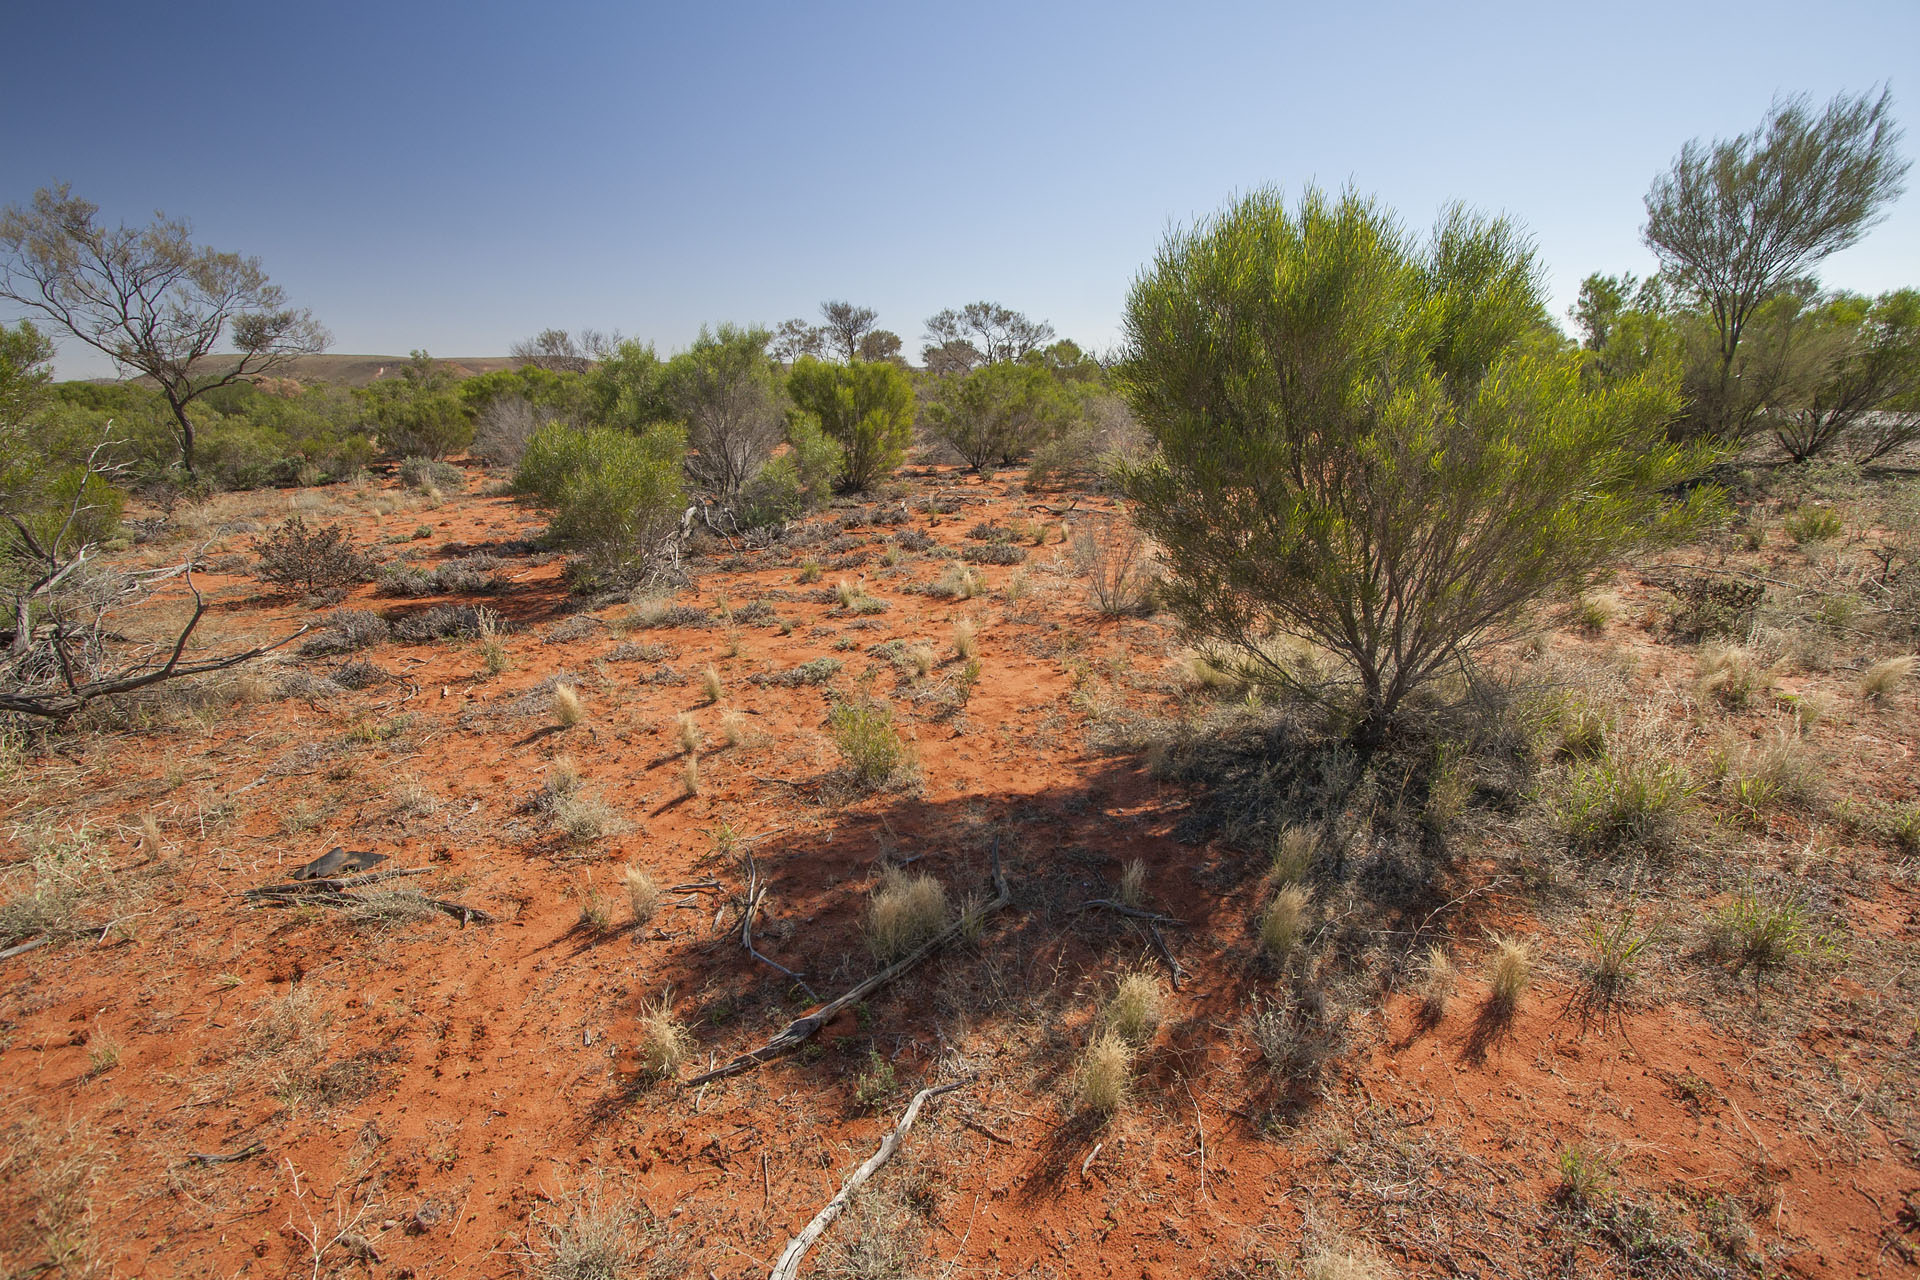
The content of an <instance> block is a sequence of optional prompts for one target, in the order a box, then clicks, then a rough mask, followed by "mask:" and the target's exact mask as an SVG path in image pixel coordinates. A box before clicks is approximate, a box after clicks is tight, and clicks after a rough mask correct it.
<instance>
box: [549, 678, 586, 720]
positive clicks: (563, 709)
mask: <svg viewBox="0 0 1920 1280" xmlns="http://www.w3.org/2000/svg"><path fill="white" fill-rule="evenodd" d="M550 697H551V699H552V702H551V707H552V710H553V722H554V723H555V724H557V725H559V726H560V727H561V728H562V729H571V728H573V727H574V726H575V725H577V724H579V723H580V722H581V721H583V720H585V719H586V718H587V704H586V703H585V702H583V701H582V700H581V698H580V691H579V690H578V689H575V688H574V687H573V686H572V685H570V684H556V685H554V686H553V693H552V694H551V695H550Z"/></svg>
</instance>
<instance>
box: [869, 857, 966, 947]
mask: <svg viewBox="0 0 1920 1280" xmlns="http://www.w3.org/2000/svg"><path fill="white" fill-rule="evenodd" d="M947 916H948V908H947V891H946V889H945V888H944V887H942V886H941V884H940V882H939V881H938V880H935V879H934V878H933V877H932V876H930V875H927V874H926V873H925V872H918V873H915V874H912V875H909V874H908V873H906V872H904V871H902V870H900V869H899V868H898V867H888V868H887V869H886V870H885V871H884V872H882V873H881V876H880V884H879V886H878V887H877V888H875V889H874V891H873V899H872V901H870V902H869V903H868V904H867V944H868V945H869V946H870V947H872V948H873V954H874V955H875V956H876V957H877V958H879V959H880V960H882V961H889V960H897V959H899V958H900V957H901V956H903V955H905V954H906V953H907V952H909V951H911V950H913V949H914V948H915V947H917V946H919V945H921V944H922V943H924V942H927V941H929V940H930V939H932V938H933V937H934V936H935V935H936V934H938V933H939V932H940V931H941V930H942V929H944V928H946V927H947Z"/></svg>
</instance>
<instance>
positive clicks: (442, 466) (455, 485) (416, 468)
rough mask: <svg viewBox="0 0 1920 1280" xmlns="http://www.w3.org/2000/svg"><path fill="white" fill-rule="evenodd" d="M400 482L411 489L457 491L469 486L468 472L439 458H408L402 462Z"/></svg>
mask: <svg viewBox="0 0 1920 1280" xmlns="http://www.w3.org/2000/svg"><path fill="white" fill-rule="evenodd" d="M400 483H401V484H404V485H406V486H407V487H408V488H410V489H420V490H427V489H437V490H448V489H451V490H456V491H457V490H460V489H464V488H466V487H467V473H466V472H464V471H462V470H461V469H460V468H458V467H456V466H454V465H453V464H452V463H451V462H442V461H441V460H440V459H438V458H407V459H405V460H403V461H402V462H401V463H400Z"/></svg>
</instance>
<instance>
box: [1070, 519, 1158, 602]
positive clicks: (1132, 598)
mask: <svg viewBox="0 0 1920 1280" xmlns="http://www.w3.org/2000/svg"><path fill="white" fill-rule="evenodd" d="M1073 563H1074V567H1075V568H1077V569H1078V570H1079V571H1080V575H1081V577H1083V578H1084V579H1085V580H1086V584H1087V593H1088V595H1089V596H1090V597H1091V598H1092V600H1093V604H1094V607H1095V608H1097V609H1099V611H1100V612H1101V613H1104V614H1107V615H1108V616H1110V617H1118V616H1122V615H1127V614H1142V613H1148V612H1151V611H1152V608H1153V603H1154V590H1155V586H1156V585H1157V584H1156V580H1155V577H1154V573H1153V567H1152V560H1151V558H1150V556H1149V555H1148V546H1147V540H1146V538H1145V537H1143V536H1142V535H1141V533H1140V531H1139V530H1138V529H1136V528H1135V527H1134V526H1133V523H1132V522H1131V521H1129V520H1127V519H1125V518H1124V517H1121V516H1087V517H1085V518H1083V519H1082V520H1080V521H1079V522H1078V523H1077V524H1075V525H1074V529H1073Z"/></svg>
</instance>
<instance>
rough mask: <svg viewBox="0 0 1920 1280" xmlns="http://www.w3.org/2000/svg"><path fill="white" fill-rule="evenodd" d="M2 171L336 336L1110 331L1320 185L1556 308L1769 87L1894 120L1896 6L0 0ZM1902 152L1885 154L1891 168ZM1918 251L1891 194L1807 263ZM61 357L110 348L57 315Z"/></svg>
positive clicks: (1913, 204)
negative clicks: (1533, 282) (1496, 264)
mask: <svg viewBox="0 0 1920 1280" xmlns="http://www.w3.org/2000/svg"><path fill="white" fill-rule="evenodd" d="M6 29H7V31H8V35H9V41H8V44H9V50H8V53H7V54H6V55H5V65H6V74H5V75H4V76H0V111H3V112H4V117H5V118H6V119H7V120H8V121H9V122H10V127H9V128H8V130H7V139H6V142H5V144H4V146H0V202H8V203H11V202H18V201H24V200H26V199H27V198H29V197H30V196H31V195H32V192H33V190H34V189H35V188H36V187H39V186H43V185H46V184H48V183H50V182H53V181H57V180H64V181H67V182H70V183H71V184H72V185H73V189H74V192H75V194H78V195H81V196H84V197H86V198H88V199H90V200H93V201H95V202H96V203H98V204H99V205H100V206H101V208H102V215H103V217H104V218H106V219H107V220H109V221H121V220H125V221H129V222H136V223H137V222H142V221H145V220H146V219H147V218H148V217H149V216H150V215H151V214H152V212H153V211H154V210H156V209H161V210H164V211H166V212H167V213H168V214H171V215H175V216H180V217H185V218H187V219H189V220H190V221H191V222H192V223H193V226H194V229H195V232H196V235H197V237H198V238H199V239H200V241H202V242H203V243H207V244H211V245H213V246H215V247H218V248H222V249H233V250H238V251H241V252H244V253H249V254H254V255H257V256H258V257H259V258H260V259H261V260H262V262H263V263H264V265H265V266H266V268H267V270H268V271H269V272H270V273H271V275H272V276H273V278H274V279H275V280H276V281H277V282H279V283H280V284H282V285H283V286H284V287H285V288H286V290H287V291H288V293H289V295H290V296H291V298H292V299H293V300H294V301H295V302H296V303H299V304H302V305H306V306H309V307H311V308H312V309H313V311H314V312H315V314H316V315H317V316H318V317H319V318H320V319H321V320H322V321H323V322H324V323H326V324H327V325H328V326H329V327H331V328H332V330H333V332H334V335H335V342H334V347H333V349H334V350H336V351H340V352H362V353H376V352H377V353H403V352H405V351H407V350H410V349H412V348H415V347H425V348H427V349H428V350H430V351H432V352H433V353H434V354H436V355H487V354H502V353H504V352H505V350H506V348H507V346H508V344H509V343H511V342H512V341H513V340H514V339H516V338H520V337H524V336H527V335H529V334H531V333H533V332H535V331H537V330H539V329H541V328H543V327H546V326H549V325H553V326H560V327H565V328H578V327H581V326H591V327H594V328H599V329H612V328H618V329H621V330H623V331H624V332H626V333H627V334H629V335H632V336H635V337H640V338H645V339H650V340H652V341H654V342H656V343H657V344H659V345H660V346H661V347H662V348H663V349H671V348H674V347H677V346H679V345H682V344H684V343H685V342H686V341H687V340H688V339H690V338H691V337H692V336H693V335H694V334H695V333H696V332H697V331H698V329H699V327H700V325H701V324H702V323H703V322H712V321H719V320H734V321H741V322H762V323H768V324H772V323H777V322H778V321H780V320H781V319H784V318H786V317H788V316H794V315H806V316H812V315H813V314H814V312H815V310H816V308H817V306H818V304H819V303H820V302H821V301H822V300H823V299H826V298H850V299H852V300H854V301H856V302H860V303H864V304H866V305H869V306H872V307H874V308H876V309H877V310H878V311H879V313H880V321H881V323H882V324H883V325H884V326H885V327H887V328H890V329H893V330H895V331H896V332H898V333H900V334H901V335H902V336H903V337H904V338H905V339H906V341H907V344H908V347H909V350H910V351H917V350H918V346H919V340H920V336H921V332H922V327H923V322H924V320H925V318H926V317H927V316H928V315H931V314H932V313H933V312H934V311H937V310H939V309H940V308H942V307H947V306H957V305H959V304H962V303H965V302H968V301H971V300H974V299H978V298H986V299H991V300H994V301H998V302H1002V303H1004V304H1006V305H1008V306H1012V307H1015V308H1017V309H1019V310H1022V311H1025V312H1026V313H1027V314H1029V315H1032V316H1034V317H1036V318H1041V319H1045V320H1049V321H1051V322H1052V323H1053V324H1054V326H1055V327H1056V328H1057V329H1058V330H1059V331H1060V333H1061V334H1063V335H1065V336H1068V337H1072V338H1075V339H1076V340H1078V341H1080V342H1081V343H1083V344H1084V345H1087V346H1090V347H1094V348H1104V347H1106V346H1108V345H1109V344H1111V343H1113V342H1114V341H1115V340H1116V337H1117V333H1118V322H1119V315H1120V310H1121V307H1122V305H1123V302H1124V300H1125V296H1126V291H1127V287H1128V285H1129V283H1130V282H1131V280H1132V278H1133V276H1134V274H1135V273H1136V272H1137V271H1138V270H1139V269H1140V267H1141V266H1142V265H1143V264H1144V263H1145V262H1147V261H1148V259H1149V257H1150V256H1151V254H1152V253H1153V251H1154V249H1155V247H1156V246H1157V245H1158V244H1159V242H1160V241H1161V240H1162V238H1163V237H1164V236H1165V234H1166V232H1167V231H1168V229H1169V228H1171V227H1174V226H1177V225H1184V224H1188V223H1191V222H1192V221H1193V220H1195V219H1197V218H1200V217H1203V216H1205V215H1206V214H1208V213H1210V212H1212V211H1214V210H1216V209H1218V208H1219V207H1220V206H1221V205H1222V204H1223V203H1224V202H1225V201H1226V200H1227V199H1228V198H1229V197H1230V196H1232V195H1233V194H1234V193H1236V192H1240V191H1245V190H1247V189H1250V188H1253V187H1259V186H1267V185H1275V186H1279V187H1282V188H1283V189H1285V190H1287V191H1289V192H1295V191H1298V190H1299V189H1300V188H1301V187H1302V186H1303V185H1305V184H1307V183H1310V182H1317V183H1319V184H1321V185H1323V186H1330V187H1338V186H1342V185H1345V184H1347V183H1349V182H1350V183H1352V184H1353V185H1355V186H1356V187H1358V188H1359V189H1361V190H1362V191H1366V192H1370V193H1373V194H1375V195H1377V196H1379V197H1380V198H1381V199H1382V200H1384V201H1385V202H1386V203H1387V204H1389V205H1390V206H1392V207H1394V208H1395V209H1397V210H1398V211H1399V212H1400V213H1401V215H1402V216H1403V217H1404V218H1405V219H1406V220H1407V221H1408V222H1410V223H1412V224H1415V225H1418V226H1425V225H1427V224H1429V223H1430V222H1431V221H1432V219H1433V218H1434V216H1435V214H1436V213H1437V211H1438V210H1439V209H1440V207H1441V206H1442V205H1443V204H1444V203H1446V202H1447V201H1449V200H1454V199H1462V200H1466V201H1467V202H1469V203H1471V204H1473V205H1476V206H1478V207H1481V208H1483V209H1488V210H1493V211H1499V212H1504V213H1507V214H1509V215H1511V216H1513V217H1515V218H1516V219H1518V220H1519V221H1520V222H1522V223H1523V224H1524V225H1525V226H1526V227H1527V228H1528V229H1529V230H1530V231H1531V232H1532V234H1533V236H1534V237H1535V239H1536V241H1537V243H1538V246H1539V250H1540V253H1541V256H1542V259H1543V260H1544V262H1545V263H1546V264H1547V266H1548V268H1549V271H1550V283H1551V287H1552V290H1553V294H1554V298H1555V308H1556V311H1557V312H1558V313H1562V314H1563V313H1564V311H1565V309H1566V307H1567V305H1568V304H1569V303H1570V302H1571V301H1572V297H1573V294H1574V292H1575V291H1576V290H1577V288H1578V285H1579V281H1580V278H1581V277H1582V276H1583V275H1585V274H1586V273H1587V272H1589V271H1592V270H1596V269H1601V270H1612V271H1618V270H1633V271H1637V272H1642V273H1644V272H1646V271H1647V270H1649V269H1650V267H1651V260H1650V259H1649V257H1648V255H1647V253H1646V251H1645V250H1644V249H1643V248H1642V247H1641V245H1640V243H1639V226H1640V222H1641V216H1642V210H1641V197H1642V195H1643V194H1644V192H1645V191H1646V188H1647V185H1648V183H1649V181H1650V180H1651V179H1652V177H1653V176H1654V174H1655V173H1657V172H1658V171H1659V170H1661V169H1662V168H1663V167H1665V166H1666V165H1667V164H1668V163H1670V161H1671V160H1672V158H1673V156H1674V155H1675V153H1676V152H1677V151H1678V150H1679V148H1680V146H1681V144H1682V143H1683V142H1685V141H1686V140H1687V139H1689V138H1693V137H1716V136H1730V135H1732V134H1735V133H1739V132H1742V131H1744V130H1747V129H1750V128H1752V127H1753V126H1755V125H1756V124H1758V123H1759V121H1760V120H1761V118H1762V117H1763V115H1764V113H1765V111H1766V109H1767V105H1768V103H1769V101H1770V100H1771V99H1772V98H1773V97H1774V96H1775V95H1776V94H1783V93H1806V94H1809V95H1811V96H1812V97H1813V98H1814V99H1816V100H1817V101H1824V100H1825V99H1826V98H1828V97H1830V96H1832V95H1833V94H1835V93H1837V92H1841V91H1847V92H1856V93H1857V92H1860V91H1862V90H1865V89H1867V88H1869V87H1872V86H1875V85H1878V84H1881V83H1887V84H1890V85H1891V87H1892V90H1893V93H1894V97H1895V100H1896V104H1897V106H1896V111H1897V114H1898V115H1899V116H1900V118H1901V120H1902V121H1903V123H1905V124H1906V126H1907V128H1908V131H1909V138H1908V141H1907V143H1906V148H1905V149H1906V151H1907V153H1908V154H1909V155H1913V154H1916V151H1917V150H1920V127H1916V126H1920V75H1914V74H1911V73H1912V72H1913V71H1914V70H1915V69H1916V68H1920V61H1917V60H1916V58H1917V57H1920V4H1914V3H1913V2H1912V0H1898V2H1894V0H1889V2H1886V3H1857V4H1849V3H1838V4H1824V5H1821V6H1818V7H1815V6H1809V5H1806V4H1804V3H1801V4H1793V5H1787V4H1767V3H1744V4H1696V3H1688V2H1687V0H1680V2H1679V3H1674V2H1672V0H1669V2H1668V3H1663V4H1614V5H1608V6H1593V5H1581V6H1571V5H1568V6H1561V5H1543V4H1539V3H1533V4H1507V5H1501V4H1471V3H1460V4H1452V5H1435V4H1418V5H1416V4H1404V5H1396V4H1381V5H1372V6H1362V5H1346V6H1335V5H1329V4H1324V3H1323V4H1314V5H1285V4H1226V3H1217V4H1210V3H1190V4H1182V5H1171V4H1169V5H1164V6H1149V5H1144V4H1132V3H1127V2H1125V0H1114V2H1109V3H1103V4H1097V5H1096V4H1086V5H1070V4H999V3H979V4H971V5H943V6H937V7H936V6H932V5H924V6H919V5H914V6H909V5H900V6H895V7H887V6H878V5H854V4H819V5H805V4H793V3H788V4H778V5H772V4H758V3H738V4H732V5H697V4H680V5H672V6H664V5H663V6H647V5H638V4H628V5H621V4H598V5H593V4H565V3H559V4H544V5H539V6H532V5H529V6H524V7H521V6H510V5H504V4H490V3H484V2H482V3H462V4H458V5H456V4H408V3H395V4H391V5H381V6H375V5H360V4H355V3H341V4H329V5H307V6H291V5H273V4H259V3H250V4H244V5H242V4H231V5H229V4H212V5H206V4H202V5H196V4H191V3H168V4H164V5H157V4H152V3H140V4H90V3H85V2H84V0H69V2H68V3H63V4H38V5H31V6H28V5H19V6H14V7H13V12H12V13H10V14H9V16H8V18H7V20H6ZM1913 185H1915V186H1916V187H1920V181H1916V182H1915V183H1914V184H1913ZM1821 274H1822V278H1823V279H1824V280H1825V282H1826V283H1828V284H1829V285H1832V286H1843V287H1848V288H1854V289H1861V290H1867V291H1878V290H1881V289H1885V288H1891V287H1895V286H1898V285H1905V284H1920V191H1916V192H1915V193H1914V194H1911V195H1909V196H1908V197H1907V198H1906V199H1904V200H1903V201H1902V202H1901V203H1900V204H1899V205H1898V206H1897V207H1896V208H1895V209H1894V211H1893V214H1892V216H1891V217H1890V218H1889V219H1888V220H1887V221H1886V222H1885V223H1884V224H1882V225H1881V226H1880V227H1879V228H1878V229H1877V230H1875V231H1874V232H1873V233H1872V234H1871V235H1870V236H1869V237H1868V238H1867V240H1866V241H1865V242H1864V243H1863V244H1862V245H1860V246H1858V247H1857V248H1855V249H1852V250H1849V251H1848V252H1847V253H1846V254H1843V255H1841V256H1839V257H1836V258H1834V259H1831V260H1829V262H1828V263H1827V265H1826V266H1825V268H1824V269H1823V270H1822V273H1821ZM58 367H59V370H60V372H61V373H62V375H63V376H76V375H81V374H92V373H97V372H104V371H105V370H104V369H103V368H102V367H100V362H99V361H97V360H88V359H86V358H84V356H83V354H82V352H81V350H79V349H77V347H76V345H75V344H71V343H69V344H68V345H67V346H66V347H64V348H63V350H62V355H61V360H60V362H59V366H58Z"/></svg>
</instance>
